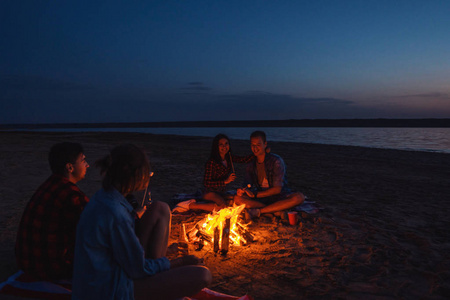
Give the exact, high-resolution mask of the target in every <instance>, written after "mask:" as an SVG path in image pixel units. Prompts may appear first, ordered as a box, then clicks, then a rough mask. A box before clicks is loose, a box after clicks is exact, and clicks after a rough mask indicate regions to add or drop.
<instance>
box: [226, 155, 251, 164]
mask: <svg viewBox="0 0 450 300" xmlns="http://www.w3.org/2000/svg"><path fill="white" fill-rule="evenodd" d="M254 159H256V156H254V155H253V154H250V155H247V156H239V155H234V154H231V160H232V161H233V162H234V163H242V164H245V163H249V162H251V161H252V160H254Z"/></svg>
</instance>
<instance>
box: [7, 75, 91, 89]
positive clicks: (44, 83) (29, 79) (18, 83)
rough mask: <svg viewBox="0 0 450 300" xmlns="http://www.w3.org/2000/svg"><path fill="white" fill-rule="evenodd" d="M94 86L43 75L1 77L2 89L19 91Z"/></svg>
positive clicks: (88, 87)
mask: <svg viewBox="0 0 450 300" xmlns="http://www.w3.org/2000/svg"><path fill="white" fill-rule="evenodd" d="M92 88H93V87H92V86H88V85H83V84H78V83H74V82H68V81H62V80H57V79H52V78H46V77H41V76H23V75H20V76H4V77H2V78H0V89H1V90H17V91H74V90H89V89H92Z"/></svg>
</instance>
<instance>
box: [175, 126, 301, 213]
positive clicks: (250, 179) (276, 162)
mask: <svg viewBox="0 0 450 300" xmlns="http://www.w3.org/2000/svg"><path fill="white" fill-rule="evenodd" d="M250 143H251V149H252V152H253V155H249V156H245V157H240V156H236V155H234V154H231V148H230V140H229V138H228V137H227V136H226V135H224V134H219V135H217V136H216V137H215V138H214V140H213V143H212V147H211V155H210V158H209V160H208V162H207V163H206V167H205V176H204V182H203V183H204V185H205V188H204V193H203V197H202V198H203V199H204V200H207V201H211V202H213V203H197V202H196V201H195V200H189V201H185V202H182V203H179V204H178V205H177V206H176V207H175V208H174V210H173V212H184V211H187V210H189V209H192V210H206V211H213V210H217V209H221V208H223V207H225V206H226V205H227V204H229V203H230V202H229V201H228V200H229V199H233V200H234V203H235V204H236V205H242V204H244V205H245V208H246V211H247V213H248V215H249V216H250V217H251V218H254V217H259V216H260V215H261V214H266V213H274V212H278V211H283V210H287V209H290V208H292V207H295V206H297V205H300V204H302V203H303V201H304V200H305V197H304V196H303V194H301V193H299V192H293V191H291V190H290V189H289V188H288V187H287V180H286V166H285V164H284V161H283V159H282V158H281V157H280V156H278V155H276V154H273V153H268V152H269V151H268V147H267V140H266V134H265V133H264V132H263V131H255V132H253V133H252V134H251V136H250ZM233 163H247V168H246V174H245V181H244V184H245V185H244V186H245V187H244V188H240V189H237V191H236V195H235V196H234V197H233V195H232V194H230V193H229V192H227V191H226V187H227V186H228V185H229V184H230V183H231V182H233V181H234V180H235V179H236V174H235V172H234V166H233ZM248 185H250V186H251V187H250V188H249V187H248Z"/></svg>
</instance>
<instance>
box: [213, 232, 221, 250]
mask: <svg viewBox="0 0 450 300" xmlns="http://www.w3.org/2000/svg"><path fill="white" fill-rule="evenodd" d="M219 235H220V229H219V226H216V227H215V228H214V253H217V252H219V239H220V236H219Z"/></svg>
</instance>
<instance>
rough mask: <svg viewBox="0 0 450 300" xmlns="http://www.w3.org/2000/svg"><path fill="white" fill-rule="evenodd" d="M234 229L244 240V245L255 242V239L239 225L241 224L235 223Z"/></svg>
mask: <svg viewBox="0 0 450 300" xmlns="http://www.w3.org/2000/svg"><path fill="white" fill-rule="evenodd" d="M236 228H237V230H238V233H239V234H240V235H241V236H242V237H243V239H244V240H245V243H246V244H247V243H252V242H254V241H255V237H254V236H253V234H251V233H250V231H248V230H247V229H246V228H245V227H244V226H242V225H241V223H239V222H236Z"/></svg>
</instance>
